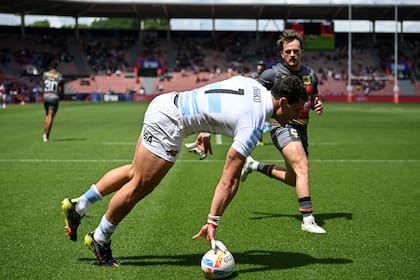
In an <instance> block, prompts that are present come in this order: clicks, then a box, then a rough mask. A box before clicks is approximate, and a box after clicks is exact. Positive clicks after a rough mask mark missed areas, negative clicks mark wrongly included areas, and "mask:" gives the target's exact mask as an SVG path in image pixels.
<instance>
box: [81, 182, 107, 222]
mask: <svg viewBox="0 0 420 280" xmlns="http://www.w3.org/2000/svg"><path fill="white" fill-rule="evenodd" d="M102 198H103V197H102V195H101V193H100V192H99V191H98V189H97V188H96V185H95V184H93V185H92V186H91V187H90V188H89V190H87V192H85V193H84V194H83V195H82V196H80V197H79V201H78V203H77V204H76V212H77V213H79V215H80V216H84V215H85V214H86V212H87V210H88V208H89V207H90V206H91V205H92V204H93V203H95V202H96V201H98V200H101V199H102Z"/></svg>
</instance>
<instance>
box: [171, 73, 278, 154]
mask: <svg viewBox="0 0 420 280" xmlns="http://www.w3.org/2000/svg"><path fill="white" fill-rule="evenodd" d="M178 108H179V112H180V115H181V130H182V131H183V132H184V135H185V136H187V135H190V134H193V133H197V132H210V133H216V134H223V135H226V136H230V137H233V144H232V147H233V148H234V149H235V150H236V151H238V152H239V153H240V154H241V155H243V156H244V157H247V156H248V155H249V154H250V153H251V151H252V150H253V148H254V147H255V145H256V144H257V142H258V140H259V139H260V136H261V134H262V131H263V128H264V123H265V121H267V120H269V118H270V117H271V115H272V113H273V103H272V100H271V93H270V91H268V90H267V89H266V88H265V87H264V86H262V85H261V84H260V83H259V82H257V81H256V80H254V79H252V78H248V77H243V76H235V77H232V78H230V79H227V80H223V81H220V82H216V83H212V84H209V85H206V86H204V87H201V88H198V89H194V90H191V91H185V92H180V93H179V95H178Z"/></svg>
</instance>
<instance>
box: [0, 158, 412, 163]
mask: <svg viewBox="0 0 420 280" xmlns="http://www.w3.org/2000/svg"><path fill="white" fill-rule="evenodd" d="M131 161H132V159H36V158H34V159H29V158H28V159H24V158H22V159H18V158H17V159H13V158H12V159H0V162H9V163H17V162H22V163H39V162H45V163H84V162H85V163H90V162H131ZM261 161H262V162H281V163H282V162H283V160H273V159H267V160H261ZM176 162H193V163H214V162H224V160H221V159H206V160H198V159H179V160H177V161H176ZM309 162H316V163H385V162H389V163H420V159H312V160H309Z"/></svg>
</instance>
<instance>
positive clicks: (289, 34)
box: [277, 29, 303, 51]
mask: <svg viewBox="0 0 420 280" xmlns="http://www.w3.org/2000/svg"><path fill="white" fill-rule="evenodd" d="M293 40H298V41H299V43H300V49H301V50H303V39H302V36H301V35H300V34H299V32H297V31H296V30H294V29H286V30H284V31H283V32H282V33H281V34H280V37H279V39H278V40H277V46H278V47H279V48H280V51H283V43H284V42H292V41H293Z"/></svg>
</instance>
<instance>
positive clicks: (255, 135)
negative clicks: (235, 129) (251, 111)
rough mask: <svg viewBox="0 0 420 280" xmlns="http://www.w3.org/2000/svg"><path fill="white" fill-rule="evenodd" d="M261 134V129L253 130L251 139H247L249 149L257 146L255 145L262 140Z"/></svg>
mask: <svg viewBox="0 0 420 280" xmlns="http://www.w3.org/2000/svg"><path fill="white" fill-rule="evenodd" d="M260 136H261V129H259V128H255V129H254V131H253V132H252V135H251V139H248V140H247V141H246V146H247V147H248V149H252V148H253V147H255V145H257V143H258V141H259V140H260Z"/></svg>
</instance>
